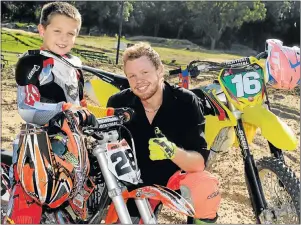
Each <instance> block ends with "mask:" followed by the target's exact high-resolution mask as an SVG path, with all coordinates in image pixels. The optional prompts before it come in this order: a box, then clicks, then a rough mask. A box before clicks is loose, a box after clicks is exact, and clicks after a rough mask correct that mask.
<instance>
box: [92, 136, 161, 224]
mask: <svg viewBox="0 0 301 225" xmlns="http://www.w3.org/2000/svg"><path fill="white" fill-rule="evenodd" d="M103 137H104V138H103V140H102V141H101V142H100V145H97V147H96V148H95V149H94V150H93V155H95V156H96V158H97V161H98V163H99V166H100V170H101V172H102V175H103V177H104V180H105V183H106V185H107V188H108V195H109V197H110V198H111V199H112V201H113V203H114V207H115V209H116V212H117V214H118V218H119V221H120V223H121V224H133V222H132V220H131V217H130V214H129V211H128V208H127V206H126V203H125V202H124V198H123V196H122V193H123V190H122V188H121V187H120V186H119V185H118V182H117V179H116V177H115V176H114V174H113V173H111V171H110V170H109V167H108V160H107V157H106V151H107V149H106V143H108V142H109V141H110V142H112V141H117V140H118V133H117V131H116V132H114V131H111V132H107V133H103ZM135 203H136V205H137V208H138V210H139V213H140V215H141V218H142V220H143V222H144V223H145V224H156V223H157V221H156V218H155V217H154V214H153V213H152V211H151V209H150V205H149V202H148V200H147V199H139V198H137V199H135Z"/></svg>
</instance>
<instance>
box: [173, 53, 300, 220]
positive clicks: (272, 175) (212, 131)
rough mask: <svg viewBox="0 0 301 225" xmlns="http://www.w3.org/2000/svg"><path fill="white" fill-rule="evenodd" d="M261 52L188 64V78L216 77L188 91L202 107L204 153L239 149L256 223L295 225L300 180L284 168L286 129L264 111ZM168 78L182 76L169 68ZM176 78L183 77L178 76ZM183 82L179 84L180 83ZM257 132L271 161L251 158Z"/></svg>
mask: <svg viewBox="0 0 301 225" xmlns="http://www.w3.org/2000/svg"><path fill="white" fill-rule="evenodd" d="M265 57H266V52H263V53H261V54H259V55H257V56H256V57H253V56H251V57H246V58H242V59H238V60H234V61H230V62H226V63H216V62H210V61H200V60H197V61H192V62H191V63H190V64H189V65H188V66H187V68H186V71H185V72H188V74H189V75H190V76H194V77H196V76H198V75H200V73H204V72H209V73H210V72H218V73H219V74H218V79H217V80H215V81H214V82H213V83H212V84H210V85H207V86H205V87H200V88H194V89H191V91H192V92H194V93H195V94H196V95H197V96H198V97H199V99H200V101H201V102H202V105H204V108H203V110H204V111H205V117H206V125H205V137H206V141H207V144H208V150H210V155H209V158H208V163H207V167H208V169H209V168H210V166H211V165H212V163H213V162H214V158H215V156H216V153H219V152H221V151H225V150H227V149H228V148H229V147H232V146H237V145H239V147H240V149H241V153H242V156H243V161H244V169H245V178H246V184H247V187H248V192H249V195H250V199H251V203H252V207H253V210H254V213H255V215H256V218H257V222H258V223H300V181H299V179H298V178H297V177H296V175H295V174H294V173H293V172H292V170H291V169H290V168H288V167H287V166H286V165H285V161H284V157H283V154H282V150H290V151H293V150H295V149H296V148H297V139H296V137H295V135H294V133H293V132H292V130H291V129H290V128H289V127H288V126H287V125H286V124H285V123H284V122H283V121H281V119H280V118H278V117H277V116H276V115H275V114H274V113H272V112H271V111H270V104H269V101H268V95H267V89H266V86H265V84H266V82H267V80H266V79H267V78H266V76H265V75H266V74H265V72H264V69H263V67H262V65H261V63H260V62H259V59H260V58H265ZM170 73H171V74H178V73H183V71H182V70H181V69H180V71H179V70H173V71H170ZM180 78H183V75H182V74H181V76H180ZM181 83H182V84H184V82H181ZM257 128H259V129H261V134H262V136H263V137H264V138H265V139H267V141H268V143H269V147H270V151H271V153H272V155H273V157H264V158H262V159H260V160H258V161H257V162H255V160H254V159H253V156H252V154H251V152H250V148H249V144H250V143H251V142H252V141H253V138H254V136H255V133H256V129H257Z"/></svg>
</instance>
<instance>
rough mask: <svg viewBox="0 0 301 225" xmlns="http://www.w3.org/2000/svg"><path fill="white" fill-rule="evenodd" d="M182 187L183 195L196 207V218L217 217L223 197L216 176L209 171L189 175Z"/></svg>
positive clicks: (181, 182)
mask: <svg viewBox="0 0 301 225" xmlns="http://www.w3.org/2000/svg"><path fill="white" fill-rule="evenodd" d="M180 185H181V186H180V189H181V194H182V195H183V197H185V198H186V199H187V200H188V201H190V202H191V203H192V205H193V206H194V209H195V217H196V218H203V219H206V218H207V219H212V218H215V217H216V213H217V210H218V208H219V205H220V201H221V195H220V193H219V187H218V185H219V182H218V179H217V178H216V177H215V176H213V175H212V174H211V173H209V172H208V171H202V172H195V173H187V174H186V176H185V178H184V179H183V180H181V181H180Z"/></svg>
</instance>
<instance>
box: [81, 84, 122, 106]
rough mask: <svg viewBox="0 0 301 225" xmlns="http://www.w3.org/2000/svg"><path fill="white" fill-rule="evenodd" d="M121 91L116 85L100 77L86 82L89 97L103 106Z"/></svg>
mask: <svg viewBox="0 0 301 225" xmlns="http://www.w3.org/2000/svg"><path fill="white" fill-rule="evenodd" d="M119 91H120V90H119V89H118V88H116V87H115V86H113V85H111V84H109V83H107V82H105V81H102V80H100V79H93V80H90V81H87V82H86V83H85V92H86V93H87V95H88V97H89V98H90V99H91V100H92V101H94V102H95V103H97V104H99V106H102V107H106V106H107V102H108V100H109V98H110V97H111V96H112V95H113V94H116V93H118V92H119Z"/></svg>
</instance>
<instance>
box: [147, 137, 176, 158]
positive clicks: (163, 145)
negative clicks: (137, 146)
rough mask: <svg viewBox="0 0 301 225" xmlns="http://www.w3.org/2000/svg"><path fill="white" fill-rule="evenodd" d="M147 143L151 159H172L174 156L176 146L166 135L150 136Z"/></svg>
mask: <svg viewBox="0 0 301 225" xmlns="http://www.w3.org/2000/svg"><path fill="white" fill-rule="evenodd" d="M148 144H149V146H148V149H149V151H150V154H149V158H150V159H151V160H162V159H173V158H174V157H175V153H176V150H177V146H176V145H175V144H174V143H172V142H170V141H169V140H167V138H166V137H160V138H151V139H149V142H148Z"/></svg>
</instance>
